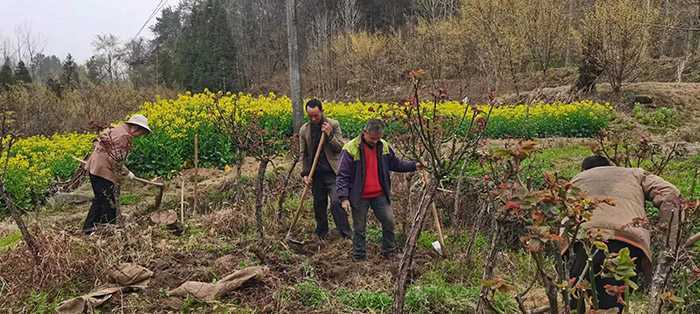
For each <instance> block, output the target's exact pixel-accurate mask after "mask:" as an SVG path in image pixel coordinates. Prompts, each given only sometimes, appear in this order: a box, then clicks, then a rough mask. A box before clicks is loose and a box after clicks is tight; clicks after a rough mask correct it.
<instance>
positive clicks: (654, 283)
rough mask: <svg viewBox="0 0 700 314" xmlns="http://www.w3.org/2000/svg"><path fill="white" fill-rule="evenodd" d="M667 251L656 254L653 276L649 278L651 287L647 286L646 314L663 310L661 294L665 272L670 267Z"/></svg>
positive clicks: (664, 283) (656, 313)
mask: <svg viewBox="0 0 700 314" xmlns="http://www.w3.org/2000/svg"><path fill="white" fill-rule="evenodd" d="M668 255H669V252H668V251H665V250H664V251H662V252H661V253H660V254H659V256H657V259H656V260H657V261H658V264H657V265H656V269H655V270H654V276H653V277H652V280H651V288H649V306H648V307H647V313H648V314H658V313H662V312H663V300H661V294H662V293H664V290H665V288H666V282H667V278H666V277H667V274H668V273H669V269H670V267H671V258H670V257H669V256H668Z"/></svg>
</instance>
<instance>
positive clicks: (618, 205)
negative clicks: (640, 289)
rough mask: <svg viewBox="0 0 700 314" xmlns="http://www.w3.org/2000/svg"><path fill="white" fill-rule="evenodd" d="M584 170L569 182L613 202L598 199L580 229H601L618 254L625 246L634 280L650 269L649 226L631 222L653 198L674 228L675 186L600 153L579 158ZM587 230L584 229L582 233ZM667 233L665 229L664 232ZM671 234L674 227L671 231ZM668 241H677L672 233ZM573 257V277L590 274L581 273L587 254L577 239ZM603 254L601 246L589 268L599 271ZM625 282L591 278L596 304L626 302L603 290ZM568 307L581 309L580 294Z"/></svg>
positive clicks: (641, 215)
mask: <svg viewBox="0 0 700 314" xmlns="http://www.w3.org/2000/svg"><path fill="white" fill-rule="evenodd" d="M581 170H582V172H581V173H579V174H578V175H577V176H575V177H574V178H573V179H572V180H571V183H572V184H573V185H574V186H575V187H578V188H580V189H581V190H582V191H583V192H585V193H586V194H587V197H588V198H590V199H610V200H612V204H611V205H609V204H604V203H601V204H599V205H598V207H597V208H596V209H595V210H594V211H593V215H592V217H591V220H590V221H589V222H587V223H585V224H584V225H582V227H583V228H582V229H583V230H585V231H588V232H594V233H595V234H602V235H604V237H605V238H607V239H608V240H607V241H605V242H606V244H607V246H608V250H609V252H610V253H616V252H619V251H620V250H622V249H623V248H628V249H629V251H630V253H631V254H630V256H631V257H632V258H635V261H634V262H635V266H636V267H635V272H636V273H637V277H636V278H634V279H633V281H637V278H639V274H640V273H641V272H644V273H647V274H648V273H649V270H650V268H651V256H652V255H651V245H650V242H651V241H650V230H649V229H647V228H646V227H643V226H639V224H636V225H637V226H634V225H635V220H638V219H642V220H644V221H645V220H646V219H647V215H646V211H645V208H644V202H645V201H651V202H653V203H654V205H655V206H656V207H657V208H659V209H660V216H661V222H662V223H664V224H666V225H668V223H669V221H671V218H672V217H673V225H672V226H671V228H672V230H673V229H675V228H677V222H678V218H677V217H678V215H679V214H680V206H679V204H680V202H679V201H680V198H679V195H680V194H679V192H678V189H676V187H675V186H673V185H672V184H670V183H668V182H666V181H665V180H664V179H662V178H660V177H658V176H655V175H653V174H650V173H648V172H646V171H644V170H642V169H639V168H634V169H633V168H623V167H615V166H611V164H610V161H608V159H606V158H605V157H602V156H591V157H587V158H586V159H584V160H583V164H582V165H581ZM584 234H585V233H584ZM664 234H665V232H664ZM672 234H674V235H675V232H672ZM671 243H675V237H673V236H672V239H671ZM573 249H574V261H573V266H572V268H571V273H570V276H571V278H581V277H583V278H588V276H587V275H586V274H584V275H583V276H581V273H582V272H583V271H584V268H585V267H586V260H587V259H588V256H587V254H586V252H585V249H584V248H583V245H582V244H581V243H579V242H576V243H574V245H573ZM604 259H605V256H604V253H603V252H602V251H599V252H598V253H597V254H595V255H594V256H593V257H592V261H593V265H592V267H593V272H594V273H595V274H599V273H600V271H601V265H602V264H603V260H604ZM623 284H624V283H623V282H622V281H619V280H615V278H605V277H602V276H600V275H596V277H595V286H594V287H593V289H595V293H596V295H597V299H598V308H599V309H611V308H615V307H617V308H618V309H619V311H620V312H622V309H623V308H624V305H623V304H621V303H618V302H617V301H618V299H617V296H613V295H611V294H609V293H607V292H606V289H605V286H606V285H611V286H622V285H623ZM571 302H572V308H573V309H577V308H578V311H577V312H578V313H586V312H585V304H584V302H583V300H582V299H572V301H571Z"/></svg>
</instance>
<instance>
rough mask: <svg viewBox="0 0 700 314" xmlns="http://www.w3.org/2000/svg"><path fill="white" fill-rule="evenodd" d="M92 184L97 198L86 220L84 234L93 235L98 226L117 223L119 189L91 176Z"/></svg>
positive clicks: (93, 201)
mask: <svg viewBox="0 0 700 314" xmlns="http://www.w3.org/2000/svg"><path fill="white" fill-rule="evenodd" d="M90 183H91V184H92V191H93V193H94V194H95V198H93V199H92V206H90V211H89V212H88V215H87V218H85V224H83V232H85V233H91V232H93V231H95V227H96V225H97V224H113V223H116V222H117V197H116V195H117V189H118V187H117V186H115V185H114V183H112V182H111V181H109V180H107V179H105V178H102V177H98V176H94V175H90Z"/></svg>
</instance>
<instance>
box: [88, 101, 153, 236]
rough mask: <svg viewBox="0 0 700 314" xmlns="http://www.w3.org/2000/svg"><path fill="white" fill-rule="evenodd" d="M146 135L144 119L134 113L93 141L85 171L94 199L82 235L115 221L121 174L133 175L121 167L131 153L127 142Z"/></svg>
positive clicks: (146, 121) (146, 129)
mask: <svg viewBox="0 0 700 314" xmlns="http://www.w3.org/2000/svg"><path fill="white" fill-rule="evenodd" d="M150 132H151V129H150V128H149V127H148V119H146V117H144V116H142V115H139V114H137V115H133V116H132V117H131V119H129V121H127V122H126V123H124V124H122V125H119V126H117V127H113V128H108V129H106V130H104V131H102V133H100V135H99V136H98V137H97V139H95V141H94V142H93V147H94V150H93V152H92V154H91V155H90V157H89V158H88V160H87V163H86V165H85V168H86V169H87V171H88V172H89V173H90V183H91V184H92V191H93V192H94V194H95V198H93V200H92V206H90V212H88V215H87V218H85V224H84V225H83V232H85V234H91V233H93V232H95V229H96V225H97V224H113V223H116V222H117V201H118V199H117V195H118V191H119V184H120V183H121V181H122V180H123V177H124V175H126V176H127V177H128V178H129V179H133V178H134V174H133V173H132V172H131V171H129V169H127V168H126V167H125V166H124V162H125V161H126V157H127V156H128V155H129V152H130V151H131V141H132V139H133V138H134V137H138V136H142V135H144V134H146V133H150Z"/></svg>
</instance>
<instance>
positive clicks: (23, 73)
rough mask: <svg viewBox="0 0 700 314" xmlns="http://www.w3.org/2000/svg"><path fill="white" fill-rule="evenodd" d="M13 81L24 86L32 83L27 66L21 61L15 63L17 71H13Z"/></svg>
mask: <svg viewBox="0 0 700 314" xmlns="http://www.w3.org/2000/svg"><path fill="white" fill-rule="evenodd" d="M15 80H16V81H17V82H23V83H26V84H29V83H31V82H32V76H31V75H30V74H29V69H27V66H26V65H25V64H24V61H22V60H20V61H19V62H17V69H16V70H15Z"/></svg>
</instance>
